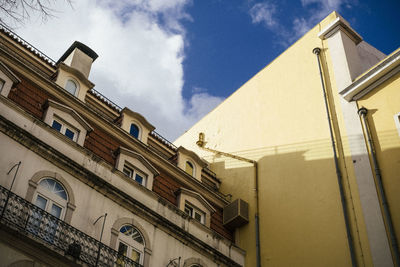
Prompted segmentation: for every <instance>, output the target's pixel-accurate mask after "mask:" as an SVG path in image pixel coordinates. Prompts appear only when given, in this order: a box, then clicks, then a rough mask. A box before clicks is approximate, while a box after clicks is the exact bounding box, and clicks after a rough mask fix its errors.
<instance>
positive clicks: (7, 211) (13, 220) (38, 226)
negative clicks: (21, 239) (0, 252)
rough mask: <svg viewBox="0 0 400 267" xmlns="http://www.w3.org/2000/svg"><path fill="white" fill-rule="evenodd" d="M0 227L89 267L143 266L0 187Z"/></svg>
mask: <svg viewBox="0 0 400 267" xmlns="http://www.w3.org/2000/svg"><path fill="white" fill-rule="evenodd" d="M0 224H2V225H6V226H7V227H9V228H11V229H13V230H15V231H18V232H19V233H21V234H23V235H26V236H28V237H30V238H32V239H36V240H41V241H42V242H44V243H45V244H46V245H47V246H48V247H50V248H51V249H53V250H54V251H56V252H58V253H60V254H62V255H65V256H67V255H69V256H71V257H73V258H75V259H78V260H80V261H82V262H84V263H86V264H88V265H89V266H102V267H103V266H104V267H106V266H118V267H120V266H121V267H122V266H124V267H142V265H140V264H138V263H136V262H134V261H132V260H131V259H129V258H127V257H125V256H123V255H121V254H119V253H118V251H116V250H114V249H112V248H110V247H108V246H106V245H104V244H103V243H101V242H99V241H98V240H96V239H94V238H93V237H90V236H88V235H87V234H85V233H83V232H81V231H79V230H78V229H76V228H74V227H73V226H71V225H69V224H67V223H66V222H64V221H62V220H59V219H58V218H56V217H54V216H53V215H51V214H50V213H48V212H46V211H44V210H42V209H40V208H39V207H37V206H35V205H33V204H32V203H30V202H28V201H26V200H25V199H23V198H22V197H20V196H18V195H16V194H14V193H12V192H11V191H9V190H8V189H6V188H4V187H2V186H0Z"/></svg>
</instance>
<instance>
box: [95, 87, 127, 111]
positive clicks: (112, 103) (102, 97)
mask: <svg viewBox="0 0 400 267" xmlns="http://www.w3.org/2000/svg"><path fill="white" fill-rule="evenodd" d="M90 92H91V93H92V94H93V95H95V96H96V97H97V98H98V99H100V100H101V101H103V102H104V103H106V104H107V105H109V106H110V107H112V108H113V109H115V110H117V111H118V112H121V110H122V108H121V107H120V106H118V105H117V104H115V103H114V102H113V101H111V100H110V99H109V98H107V97H106V96H105V95H103V94H102V93H100V92H99V91H97V90H96V89H94V88H92V89H90Z"/></svg>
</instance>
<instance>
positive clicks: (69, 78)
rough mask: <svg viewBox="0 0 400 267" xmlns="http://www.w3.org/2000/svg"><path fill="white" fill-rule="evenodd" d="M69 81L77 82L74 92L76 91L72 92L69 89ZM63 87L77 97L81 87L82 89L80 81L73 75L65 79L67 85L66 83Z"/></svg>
mask: <svg viewBox="0 0 400 267" xmlns="http://www.w3.org/2000/svg"><path fill="white" fill-rule="evenodd" d="M68 82H72V83H73V84H75V92H74V93H71V92H70V91H68V90H67V85H68ZM63 89H64V90H65V91H67V92H68V93H70V94H71V95H73V96H75V97H77V96H78V94H79V89H80V86H79V82H78V81H76V80H75V79H73V78H72V77H68V78H67V79H66V80H65V85H64V87H63Z"/></svg>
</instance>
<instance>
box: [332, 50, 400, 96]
mask: <svg viewBox="0 0 400 267" xmlns="http://www.w3.org/2000/svg"><path fill="white" fill-rule="evenodd" d="M399 72H400V50H399V51H398V52H396V53H395V54H394V55H392V56H390V57H388V58H386V60H384V61H383V62H382V63H381V64H379V65H377V66H376V67H374V68H373V69H371V70H370V71H368V72H367V73H366V74H364V75H363V76H362V77H361V78H359V79H358V80H356V81H355V82H353V83H352V84H351V85H349V86H348V87H346V88H345V89H344V90H342V91H341V92H340V94H341V95H342V96H343V97H344V99H346V100H347V101H352V100H358V99H360V98H361V97H362V96H364V95H365V94H367V93H368V92H370V91H371V90H372V89H374V88H375V87H377V86H379V85H380V84H382V83H383V82H384V81H386V80H387V79H389V78H390V77H392V76H393V75H395V74H396V73H399Z"/></svg>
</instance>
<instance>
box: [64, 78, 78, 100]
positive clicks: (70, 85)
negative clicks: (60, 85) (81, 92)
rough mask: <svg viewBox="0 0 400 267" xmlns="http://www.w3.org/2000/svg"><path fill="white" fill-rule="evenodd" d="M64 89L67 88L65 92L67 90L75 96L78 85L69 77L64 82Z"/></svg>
mask: <svg viewBox="0 0 400 267" xmlns="http://www.w3.org/2000/svg"><path fill="white" fill-rule="evenodd" d="M65 90H67V92H69V93H70V94H72V95H74V96H76V95H77V91H78V85H77V83H76V82H74V81H73V80H71V79H69V80H67V83H66V84H65Z"/></svg>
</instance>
